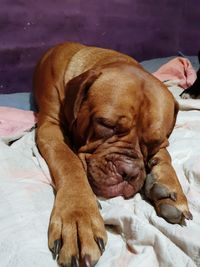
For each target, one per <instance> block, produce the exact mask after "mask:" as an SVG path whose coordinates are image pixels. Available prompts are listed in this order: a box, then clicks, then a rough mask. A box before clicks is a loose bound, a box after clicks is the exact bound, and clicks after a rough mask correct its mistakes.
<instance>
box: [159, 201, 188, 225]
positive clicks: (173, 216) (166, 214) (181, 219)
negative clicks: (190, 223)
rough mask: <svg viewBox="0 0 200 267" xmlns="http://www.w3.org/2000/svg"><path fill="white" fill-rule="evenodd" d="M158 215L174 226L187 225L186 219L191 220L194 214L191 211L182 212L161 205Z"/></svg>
mask: <svg viewBox="0 0 200 267" xmlns="http://www.w3.org/2000/svg"><path fill="white" fill-rule="evenodd" d="M158 215H159V216H161V217H163V218H164V219H165V220H166V221H168V222H169V223H172V224H176V223H177V224H180V225H185V219H187V220H191V219H192V214H191V213H190V212H189V211H183V212H182V211H181V210H179V209H178V208H176V207H174V206H172V205H169V204H161V205H160V206H159V212H158Z"/></svg>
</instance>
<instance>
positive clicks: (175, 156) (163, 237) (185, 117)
mask: <svg viewBox="0 0 200 267" xmlns="http://www.w3.org/2000/svg"><path fill="white" fill-rule="evenodd" d="M172 87H173V86H171V90H172V91H173V88H172ZM183 101H185V103H186V101H188V100H183ZM195 103H198V104H199V103H200V100H195ZM191 105H192V104H191ZM196 105H197V104H196ZM183 106H184V104H183ZM186 106H187V105H186ZM199 107H200V104H199ZM186 109H187V111H185V110H184V109H183V110H182V111H180V112H179V114H178V118H177V123H176V127H175V129H174V131H173V133H172V135H171V137H170V146H169V147H168V150H169V152H170V154H171V156H172V160H173V165H174V167H175V169H176V172H177V174H178V177H179V179H180V182H181V185H182V187H183V190H184V192H185V194H186V196H187V198H188V201H189V206H190V210H191V212H192V214H193V217H194V218H193V220H192V221H187V224H186V226H180V225H172V224H169V223H167V222H166V221H165V220H164V219H163V218H160V217H158V216H157V215H156V212H155V210H154V208H153V207H152V206H151V204H150V203H148V202H147V201H145V200H143V198H142V196H141V194H139V193H138V194H136V195H135V196H134V197H133V198H132V199H129V200H124V199H123V198H122V197H116V198H113V199H110V200H103V199H100V203H101V206H102V210H101V214H102V216H103V218H104V221H105V224H106V225H107V232H108V243H107V245H106V250H105V252H104V254H103V255H102V257H101V258H100V260H99V262H98V264H97V265H96V267H115V266H116V267H133V266H134V267H147V266H148V267H157V266H159V267H166V266H167V267H195V266H200V242H199V240H200V167H199V166H200V165H199V159H200V134H199V133H200V113H199V111H198V110H195V109H194V110H191V109H190V108H189V107H187V108H186ZM0 113H1V110H0ZM1 115H2V114H0V116H1ZM15 115H17V113H16V110H15ZM32 116H34V115H33V114H32ZM33 120H34V118H33V117H32V118H30V121H33ZM4 123H6V122H4ZM9 125H10V124H9ZM31 127H32V125H31V124H30V128H31ZM19 134H20V133H19V132H18V137H17V139H16V140H15V141H14V136H15V133H14V132H13V142H12V143H11V144H10V145H9V144H8V143H7V142H6V141H5V140H4V139H3V138H0V162H1V164H0V196H1V197H0V237H1V238H0V255H1V257H0V266H2V267H22V266H29V267H33V266H37V267H56V266H57V263H56V262H55V261H54V260H53V259H52V256H51V253H50V251H49V249H48V246H47V229H48V222H49V216H50V213H51V209H52V206H53V201H54V193H53V188H52V180H51V177H50V174H49V171H48V167H47V165H46V163H45V161H44V159H43V158H42V157H41V156H40V154H39V152H38V149H37V147H36V144H35V130H34V129H32V130H30V132H27V129H26V131H24V130H22V131H21V137H20V136H19Z"/></svg>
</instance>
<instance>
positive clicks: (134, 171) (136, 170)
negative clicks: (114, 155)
mask: <svg viewBox="0 0 200 267" xmlns="http://www.w3.org/2000/svg"><path fill="white" fill-rule="evenodd" d="M140 169H141V168H140V166H138V164H136V163H134V162H132V161H126V162H119V163H118V164H117V171H118V173H119V174H120V175H121V176H122V178H123V179H124V180H125V181H130V180H132V179H134V178H136V177H138V175H139V174H140Z"/></svg>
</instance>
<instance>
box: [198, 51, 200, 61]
mask: <svg viewBox="0 0 200 267" xmlns="http://www.w3.org/2000/svg"><path fill="white" fill-rule="evenodd" d="M198 59H199V63H200V51H199V52H198Z"/></svg>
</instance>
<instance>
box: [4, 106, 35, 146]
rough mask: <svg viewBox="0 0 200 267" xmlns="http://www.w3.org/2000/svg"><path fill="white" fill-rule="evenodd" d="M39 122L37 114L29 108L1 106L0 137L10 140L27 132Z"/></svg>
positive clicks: (6, 140)
mask: <svg viewBox="0 0 200 267" xmlns="http://www.w3.org/2000/svg"><path fill="white" fill-rule="evenodd" d="M36 122H37V118H36V114H35V113H34V112H33V111H29V110H26V111H25V110H20V109H16V108H11V107H0V137H1V138H2V139H3V140H4V141H5V142H9V141H12V140H14V139H17V136H19V137H20V136H21V135H22V133H24V134H25V133H26V131H28V130H29V129H31V128H32V127H34V125H35V123H36Z"/></svg>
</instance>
